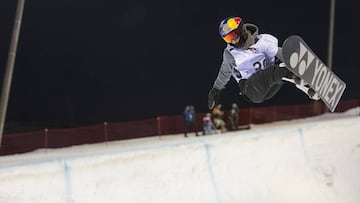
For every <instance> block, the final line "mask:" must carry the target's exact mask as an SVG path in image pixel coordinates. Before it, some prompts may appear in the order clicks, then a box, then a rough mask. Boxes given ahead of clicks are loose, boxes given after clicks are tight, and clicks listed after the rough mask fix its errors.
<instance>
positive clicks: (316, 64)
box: [282, 35, 346, 112]
mask: <svg viewBox="0 0 360 203" xmlns="http://www.w3.org/2000/svg"><path fill="white" fill-rule="evenodd" d="M282 55H283V62H284V63H285V64H286V67H287V69H289V70H290V71H291V72H293V73H294V74H295V75H296V76H298V77H299V78H301V79H303V80H304V81H305V82H306V83H307V84H308V85H309V86H310V87H311V88H312V89H313V90H314V91H315V92H316V93H318V94H319V96H320V99H321V100H322V101H323V102H324V103H325V105H326V106H327V107H328V109H329V110H330V111H331V112H334V111H335V109H336V106H337V104H338V103H339V101H340V98H341V96H342V94H343V93H344V90H345V87H346V84H345V82H344V81H342V80H341V79H340V78H339V77H338V76H337V75H335V73H334V72H332V71H331V69H329V68H328V67H327V66H326V65H325V64H324V63H323V62H322V61H321V60H320V59H319V58H318V57H317V56H316V54H315V53H314V52H313V51H312V50H311V49H310V47H309V46H308V45H307V44H306V43H305V41H304V40H303V39H302V38H301V37H300V36H297V35H293V36H290V37H288V38H287V39H286V40H285V41H284V43H283V45H282Z"/></svg>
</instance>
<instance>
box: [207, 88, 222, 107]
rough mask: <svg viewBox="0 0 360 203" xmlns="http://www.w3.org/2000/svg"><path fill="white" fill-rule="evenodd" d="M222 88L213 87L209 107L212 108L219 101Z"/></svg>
mask: <svg viewBox="0 0 360 203" xmlns="http://www.w3.org/2000/svg"><path fill="white" fill-rule="evenodd" d="M219 98H220V90H218V89H215V88H212V89H211V90H210V92H209V95H208V107H209V109H210V110H211V109H212V108H214V106H216V105H217V104H218V103H219Z"/></svg>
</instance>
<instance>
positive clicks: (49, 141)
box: [0, 100, 359, 155]
mask: <svg viewBox="0 0 360 203" xmlns="http://www.w3.org/2000/svg"><path fill="white" fill-rule="evenodd" d="M357 106H359V100H350V101H342V102H340V103H339V105H338V107H337V110H336V111H337V112H343V111H345V110H347V109H350V108H353V107H357ZM325 110H326V108H325V107H324V105H323V104H322V103H321V102H315V103H312V104H302V105H287V106H270V107H256V108H246V109H240V112H239V118H240V120H239V125H248V124H251V123H253V124H260V123H267V122H274V121H281V120H291V119H297V118H304V117H310V116H314V115H319V114H322V113H324V112H325ZM225 113H227V112H225ZM205 114H206V113H197V114H196V116H197V118H196V120H197V126H198V130H199V131H201V127H202V118H203V117H204V116H205ZM224 118H225V120H226V117H224ZM183 129H184V120H183V115H175V116H159V117H157V118H154V119H148V120H142V121H131V122H120V123H108V122H104V123H102V124H98V125H93V126H85V127H78V128H64V129H44V130H43V131H32V132H24V133H14V134H6V135H4V136H3V141H2V146H1V148H0V155H9V154H16V153H25V152H29V151H32V150H35V149H40V148H59V147H66V146H72V145H80V144H90V143H98V142H106V141H113V140H124V139H133V138H140V137H150V136H159V135H169V134H179V133H183Z"/></svg>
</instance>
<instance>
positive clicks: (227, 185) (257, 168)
mask: <svg viewBox="0 0 360 203" xmlns="http://www.w3.org/2000/svg"><path fill="white" fill-rule="evenodd" d="M251 127H252V128H251V130H244V131H237V132H228V133H224V134H216V135H211V136H201V137H195V136H193V134H190V137H189V138H184V137H183V135H182V134H180V135H168V136H161V137H151V138H141V139H134V140H126V141H115V142H107V143H102V144H91V145H81V146H73V147H68V148H62V149H41V150H37V151H34V152H31V153H26V154H20V155H11V156H3V157H0V202H9V203H12V202H36V203H39V202H52V203H56V202H87V203H88V202H131V203H132V202H147V203H148V202H156V203H161V202H164V203H165V202H166V203H168V202H172V203H177V202H179V203H183V202H196V203H199V202H206V203H211V202H214V203H227V202H229V203H233V202H254V203H257V202H264V203H265V202H266V203H271V202H276V203H279V202H301V203H303V202H317V203H319V202H321V203H322V202H324V203H329V202H334V203H339V202H346V203H352V202H353V203H356V202H360V173H359V171H360V117H359V108H354V109H351V110H349V111H347V112H344V113H329V114H324V115H321V116H318V117H313V118H307V119H299V120H292V121H282V122H275V123H269V124H262V125H252V126H251Z"/></svg>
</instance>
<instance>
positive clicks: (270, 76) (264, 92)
mask: <svg viewBox="0 0 360 203" xmlns="http://www.w3.org/2000/svg"><path fill="white" fill-rule="evenodd" d="M292 75H293V74H292V73H291V72H290V71H289V70H287V69H286V68H280V67H279V66H278V65H274V66H271V67H269V68H266V69H263V70H259V71H258V72H256V73H254V74H253V75H252V76H251V77H249V78H248V79H245V80H240V82H239V87H240V92H241V94H242V95H243V96H244V97H245V98H246V99H248V100H249V101H251V102H253V103H261V102H263V101H265V100H268V99H270V98H272V97H273V96H274V95H275V94H276V93H277V92H278V91H279V90H280V88H281V85H282V84H283V81H282V78H283V77H291V76H292Z"/></svg>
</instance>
